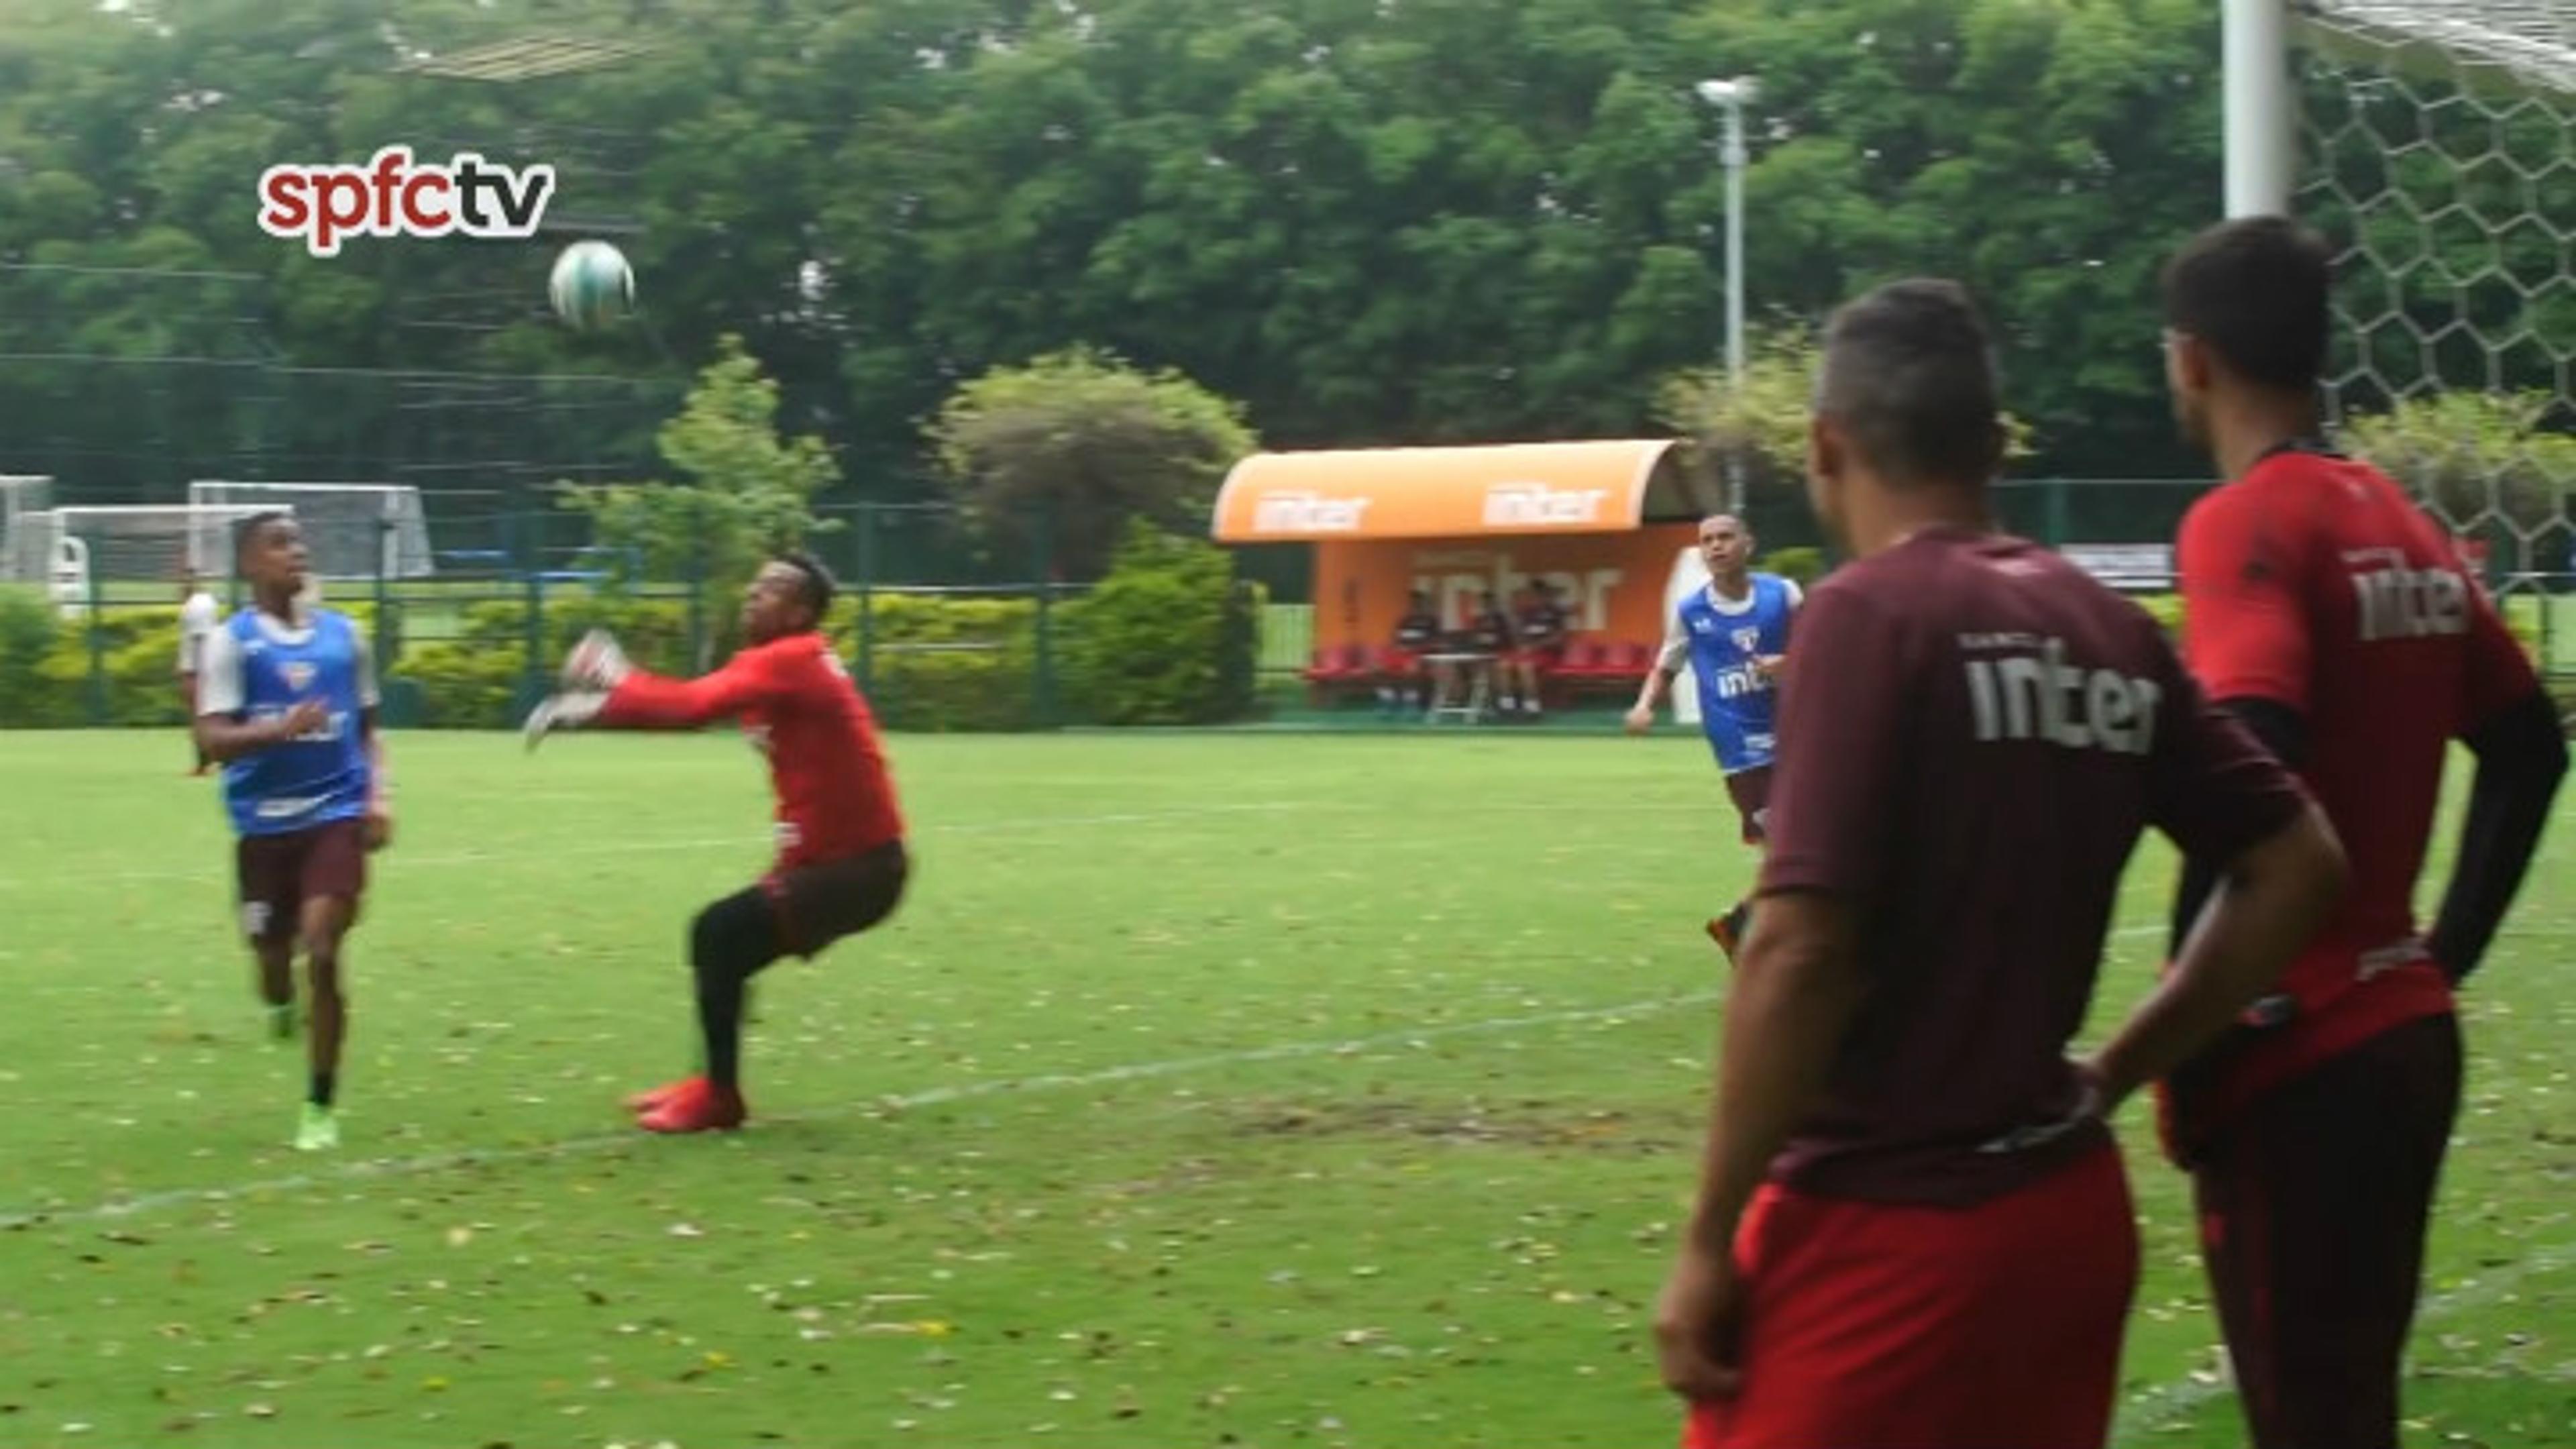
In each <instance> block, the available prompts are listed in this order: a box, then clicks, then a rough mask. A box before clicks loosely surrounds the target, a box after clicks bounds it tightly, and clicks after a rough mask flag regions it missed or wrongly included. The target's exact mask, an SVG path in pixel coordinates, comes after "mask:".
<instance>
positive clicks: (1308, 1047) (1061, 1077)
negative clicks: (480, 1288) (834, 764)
mask: <svg viewBox="0 0 2576 1449" xmlns="http://www.w3.org/2000/svg"><path fill="white" fill-rule="evenodd" d="M1718 998H1719V993H1718V992H1715V991H1696V992H1691V993H1688V994H1686V995H1681V996H1665V997H1655V998H1652V999H1649V1000H1645V1001H1631V1002H1626V1003H1624V1004H1621V1005H1618V1006H1594V1007H1584V1008H1580V1009H1577V1010H1570V1011H1547V1012H1537V1013H1533V1014H1531V1015H1527V1016H1498V1017H1489V1018H1486V1019H1484V1020H1479V1021H1463V1022H1449V1023H1444V1024H1441V1025H1436V1026H1420V1027H1412V1028H1408V1029H1406V1030H1403V1031H1390V1032H1382V1033H1378V1034H1376V1035H1372V1036H1361V1037H1348V1038H1344V1039H1342V1040H1338V1041H1307V1042H1287V1043H1282V1044H1280V1045H1277V1046H1266V1047H1252V1048H1249V1049H1246V1050H1242V1051H1230V1052H1208V1053H1204V1054H1201V1055H1198V1056H1188V1057H1167V1058H1164V1059H1163V1060H1160V1061H1150V1062H1130V1063H1128V1064H1126V1065H1124V1066H1115V1067H1103V1068H1100V1069H1098V1070H1096V1071H1088V1072H1050V1073H1045V1074H1042V1075H1039V1076H1034V1077H1017V1078H1013V1079H1010V1080H1007V1081H994V1082H968V1083H965V1084H962V1085H959V1086H953V1087H930V1088H926V1089H924V1090H922V1091H918V1092H912V1093H908V1094H905V1095H902V1096H896V1097H879V1098H874V1099H871V1100H868V1101H863V1102H846V1103H843V1104H841V1105H839V1106H835V1107H827V1108H824V1109H822V1110H820V1111H815V1112H806V1113H799V1114H794V1115H788V1116H780V1117H774V1118H768V1119H765V1120H769V1121H777V1122H822V1121H830V1120H833V1119H836V1118H843V1117H850V1116H855V1115H859V1114H862V1113H866V1112H870V1111H888V1110H894V1111H902V1110H908V1109H913V1108H920V1107H938V1106H945V1105H947V1104H950V1103H953V1102H970V1101H975V1100H977V1099H980V1098H984V1097H1001V1096H1011V1095H1018V1094H1027V1093H1035V1092H1061V1091H1068V1090H1073V1089H1078V1088H1083V1087H1101V1086H1112V1085H1115V1084H1118V1083H1122V1082H1135V1081H1144V1080H1147V1079H1150V1078H1154V1077H1171V1076H1180V1075H1183V1074H1185V1073H1190V1072H1204V1071H1214V1070H1217V1069H1220V1068H1225V1067H1240V1066H1249V1065H1253V1064H1256V1063H1261V1062H1277V1061H1293V1060H1298V1059H1301V1058H1307V1057H1329V1056H1344V1055H1350V1054H1354V1053H1358V1052H1367V1051H1376V1050H1380V1049H1383V1048H1389V1047H1409V1046H1419V1045H1421V1044H1423V1043H1426V1042H1432V1041H1437V1040H1440V1039H1442V1038H1446V1037H1458V1036H1476V1035H1482V1034H1486V1033H1491V1032H1501V1031H1516V1030H1520V1029H1523V1028H1528V1027H1543V1026H1563V1025H1570V1024H1572V1023H1576V1022H1586V1021H1620V1020H1623V1019H1630V1018H1640V1017H1651V1016H1659V1015H1662V1014H1664V1013H1666V1012H1672V1011H1679V1010H1682V1009H1684V1008H1687V1007H1695V1006H1707V1005H1711V1004H1714V1003H1715V1002H1716V1001H1717V1000H1718ZM648 1140H649V1139H647V1138H645V1137H644V1136H643V1134H641V1133H639V1132H637V1131H635V1130H632V1129H630V1130H628V1131H624V1132H616V1133H601V1134H598V1135H596V1136H590V1137H572V1138H565V1139H563V1140H560V1141H556V1142H544V1143H535V1144H531V1145H529V1146H526V1147H500V1148H490V1149H469V1150H466V1151H462V1152H439V1153H430V1154H427V1155H425V1156H420V1157H396V1158H384V1159H379V1160H375V1161H368V1162H351V1163H348V1164H346V1165H345V1166H341V1167H336V1168H328V1169H324V1170H320V1171H316V1172H309V1173H296V1174H293V1175H291V1176H286V1177H275V1178H266V1179H262V1180H257V1181H251V1182H235V1183H226V1184H221V1185H218V1186H214V1187H190V1188H173V1189H170V1190H168V1191H164V1192H153V1193H143V1194H139V1195H137V1196H134V1197H125V1198H115V1199H110V1200H108V1201H105V1202H99V1203H92V1204H90V1205H88V1206H85V1207H72V1208H59V1209H45V1208H20V1209H15V1210H10V1211H0V1230H7V1229H11V1228H19V1227H25V1226H28V1225H31V1224H37V1223H77V1222H95V1221H101V1220H105V1219H112V1218H128V1217H135V1216H139V1215H142V1214H146V1213H152V1212H157V1211H160V1210H161V1209H164V1208H170V1207H177V1206H180V1205H182V1204H185V1203H194V1202H224V1201H230V1200H233V1199H237V1198H243V1197H257V1196H264V1195H268V1194H273V1193H289V1192H302V1191H306V1190H309V1189H313V1188H319V1187H328V1186H331V1185H334V1184H337V1183H346V1182H360V1181H367V1180H371V1179H378V1178H389V1177H417V1176H420V1175H422V1174H424V1173H434V1172H444V1171H447V1170H448V1169H451V1168H458V1167H483V1166H489V1165H492V1164H496V1163H507V1162H542V1161H547V1160H550V1159H553V1158H558V1157H571V1156H576V1155H580V1154H585V1153H592V1152H599V1151H603V1150H605V1149H608V1148H612V1147H641V1146H644V1145H645V1144H646V1142H647V1141H648Z"/></svg>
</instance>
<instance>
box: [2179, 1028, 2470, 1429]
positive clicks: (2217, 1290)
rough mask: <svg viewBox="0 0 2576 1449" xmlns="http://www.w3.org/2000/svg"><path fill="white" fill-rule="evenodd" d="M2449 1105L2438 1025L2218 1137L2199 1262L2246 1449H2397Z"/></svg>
mask: <svg viewBox="0 0 2576 1449" xmlns="http://www.w3.org/2000/svg"><path fill="white" fill-rule="evenodd" d="M2459 1103H2460V1030H2459V1023H2458V1021H2457V1020H2456V1019H2455V1018H2453V1017H2451V1016H2449V1015H2443V1016H2435V1017H2425V1018H2421V1019H2419V1020H2415V1021H2410V1022H2407V1023H2406V1024H2405V1025H2403V1026H2397V1027H2392V1028H2390V1029H2389V1030H2387V1031H2385V1032H2382V1033H2381V1034H2379V1035H2378V1036H2375V1037H2372V1038H2371V1039H2370V1040H2368V1041H2366V1042H2363V1043H2362V1044H2361V1045H2359V1046H2357V1047H2354V1048H2353V1049H2352V1050H2351V1051H2348V1052H2345V1053H2344V1054H2343V1055H2341V1056H2339V1057H2336V1058H2334V1059H2333V1060H2331V1061H2328V1062H2325V1063H2323V1064H2321V1065H2319V1066H2318V1067H2316V1068H2315V1069H2314V1070H2311V1071H2309V1072H2306V1073H2304V1074H2302V1075H2300V1076H2297V1077H2294V1078H2292V1079H2291V1080H2289V1081H2287V1082H2284V1083H2282V1084H2281V1085H2280V1086H2278V1087H2275V1088H2273V1089H2272V1090H2271V1091H2269V1092H2266V1093H2264V1094H2263V1095H2262V1096H2260V1097H2258V1098H2256V1099H2255V1100H2254V1101H2253V1102H2252V1103H2250V1104H2249V1105H2248V1106H2247V1107H2246V1108H2245V1109H2244V1110H2243V1111H2242V1112H2241V1113H2240V1114H2239V1115H2237V1116H2235V1117H2234V1118H2233V1119H2231V1120H2230V1121H2229V1122H2228V1123H2227V1124H2226V1125H2225V1127H2223V1128H2222V1129H2220V1130H2219V1131H2218V1132H2217V1133H2215V1134H2214V1136H2213V1138H2212V1140H2211V1142H2210V1144H2209V1147H2208V1151H2207V1153H2206V1154H2205V1155H2204V1156H2203V1158H2202V1159H2201V1164H2200V1168H2199V1170H2198V1171H2197V1172H2195V1173H2194V1174H2193V1177H2192V1182H2193V1186H2194V1189H2195V1191H2196V1195H2197V1197H2198V1199H2199V1206H2200V1225H2201V1252H2202V1256H2203V1257H2204V1258H2205V1259H2206V1261H2207V1263H2208V1265H2209V1279H2210V1286H2211V1288H2212V1290H2213V1291H2214V1296H2215V1297H2216V1298H2217V1300H2218V1313H2219V1322H2220V1324H2221V1325H2222V1326H2223V1327H2224V1328H2225V1329H2226V1331H2227V1352H2228V1356H2229V1358H2230V1359H2231V1360H2233V1362H2234V1364H2235V1368H2236V1383H2237V1391H2238V1396H2239V1398H2240V1399H2241V1400H2242V1401H2243V1403H2244V1406H2245V1418H2246V1421H2247V1423H2248V1424H2249V1425H2250V1426H2251V1427H2252V1429H2253V1431H2254V1444H2255V1446H2256V1449H2287V1446H2292V1445H2296V1446H2298V1449H2312V1446H2323V1445H2332V1446H2335V1449H2395V1445H2396V1443H2397V1376H2398V1372H2399V1359H2400V1356H2401V1355H2402V1354H2403V1352H2404V1350H2405V1347H2406V1334H2407V1330H2408V1328H2409V1327H2410V1326H2411V1325H2412V1323H2413V1322H2414V1317H2415V1294H2416V1285H2417V1283H2418V1282H2419V1281H2420V1279H2421V1278H2422V1276H2423V1268H2424V1228H2425V1224H2426V1222H2427V1220H2428V1219H2429V1218H2430V1217H2431V1215H2432V1210H2433V1189H2434V1184H2435V1182H2436V1180H2437V1179H2438V1178H2439V1177H2440V1175H2441V1169H2442V1150H2443V1148H2444V1147H2445V1146H2447V1145H2448V1143H2449V1141H2450V1136H2451V1122H2452V1119H2453V1117H2454V1116H2455V1115H2456V1114H2457V1112H2458V1110H2459Z"/></svg>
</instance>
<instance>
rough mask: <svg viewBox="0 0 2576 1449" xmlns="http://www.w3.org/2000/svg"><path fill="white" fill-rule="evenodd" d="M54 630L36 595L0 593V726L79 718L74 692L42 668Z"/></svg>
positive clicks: (51, 724) (46, 725)
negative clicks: (60, 685) (69, 692)
mask: <svg viewBox="0 0 2576 1449" xmlns="http://www.w3.org/2000/svg"><path fill="white" fill-rule="evenodd" d="M58 632H59V630H58V628H57V626H56V624H55V622H54V611H53V610H52V609H51V608H49V607H47V606H46V604H45V602H44V601H43V600H42V599H41V598H38V597H37V596H35V595H33V594H16V593H9V594H0V726H5V727H7V728H11V729H50V728H57V727H60V726H64V725H72V724H78V723H79V722H80V719H81V712H80V700H79V698H78V696H76V695H70V694H66V693H65V692H64V691H62V690H61V689H60V688H59V687H58V686H57V685H56V683H55V681H54V680H53V679H52V677H51V676H50V675H48V674H47V673H46V670H45V664H46V661H47V659H48V658H49V657H50V656H51V655H52V654H53V652H54V644H55V639H56V636H57V634H58ZM85 677H86V676H84V678H85Z"/></svg>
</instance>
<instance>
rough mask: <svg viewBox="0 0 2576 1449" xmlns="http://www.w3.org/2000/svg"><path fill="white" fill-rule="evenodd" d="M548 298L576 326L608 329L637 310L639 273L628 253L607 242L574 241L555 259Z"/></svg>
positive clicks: (557, 310)
mask: <svg viewBox="0 0 2576 1449" xmlns="http://www.w3.org/2000/svg"><path fill="white" fill-rule="evenodd" d="M546 299H547V300H548V301H550V302H552V303H553V304H554V309H555V315H556V316H558V317H561V318H562V319H564V321H566V322H568V323H570V324H572V325H573V326H574V327H578V328H580V329H582V330H583V331H590V330H592V329H594V328H599V327H605V326H607V325H608V324H609V323H611V322H614V321H616V320H617V319H618V318H620V317H623V316H625V315H626V314H627V313H629V312H632V311H634V310H635V270H634V268H632V267H629V266H628V265H626V255H625V253H623V252H620V251H619V250H618V249H617V248H615V247H613V246H610V245H609V244H608V243H606V242H603V241H581V242H574V243H573V244H572V245H571V246H568V247H565V248H564V249H563V255H562V256H559V257H557V258H555V270H554V275H553V276H551V277H549V278H548V279H547V280H546Z"/></svg>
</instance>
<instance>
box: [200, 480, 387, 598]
mask: <svg viewBox="0 0 2576 1449" xmlns="http://www.w3.org/2000/svg"><path fill="white" fill-rule="evenodd" d="M188 502H189V503H190V504H191V505H193V506H197V507H204V508H235V509H240V510H242V511H244V512H254V511H257V510H260V509H266V508H282V509H287V510H289V511H291V512H293V513H294V515H295V521H296V522H297V523H298V524H300V525H302V527H303V530H304V546H305V548H306V549H307V550H308V551H309V552H310V553H311V555H312V560H313V573H314V576H315V577H317V578H323V579H372V578H375V577H377V576H378V575H379V574H381V575H382V576H384V577H386V578H389V579H418V578H427V577H429V576H430V575H431V574H433V573H435V572H436V571H437V568H436V563H435V556H434V555H433V554H432V553H431V551H430V543H429V516H428V514H427V513H425V512H424V511H423V510H422V508H421V499H420V490H419V489H418V488H415V487H412V486H410V485H409V484H401V483H237V482H230V481H225V480H220V479H200V480H199V481H197V482H194V483H191V484H189V485H188Z"/></svg>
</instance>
